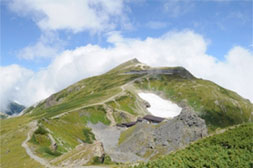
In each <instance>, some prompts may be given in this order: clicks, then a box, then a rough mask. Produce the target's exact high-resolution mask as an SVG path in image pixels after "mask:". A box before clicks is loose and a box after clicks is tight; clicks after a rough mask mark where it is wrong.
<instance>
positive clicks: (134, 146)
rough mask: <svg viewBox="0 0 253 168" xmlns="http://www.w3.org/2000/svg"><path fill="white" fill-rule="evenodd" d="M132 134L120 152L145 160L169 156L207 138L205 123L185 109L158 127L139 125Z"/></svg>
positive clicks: (142, 123) (147, 124)
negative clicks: (162, 155)
mask: <svg viewBox="0 0 253 168" xmlns="http://www.w3.org/2000/svg"><path fill="white" fill-rule="evenodd" d="M130 129H134V130H132V133H131V135H130V136H129V137H127V138H126V139H125V140H124V142H123V143H121V144H120V145H119V148H118V150H119V151H121V152H123V153H124V152H126V153H133V154H136V155H137V156H138V157H140V158H141V159H144V160H148V159H150V158H151V157H153V156H154V155H157V153H159V155H161V154H168V153H170V152H171V151H174V150H176V149H179V148H181V147H184V146H186V145H187V144H189V143H190V142H193V141H196V140H197V139H199V138H202V137H204V136H207V128H206V124H205V121H204V120H203V119H201V118H200V117H198V115H197V114H196V113H195V112H194V111H193V110H192V109H191V108H188V107H187V108H184V109H183V110H182V112H181V113H180V115H179V116H177V117H175V118H173V119H170V120H166V121H164V122H162V123H160V124H158V125H155V124H149V123H147V122H141V123H137V124H136V125H135V126H134V127H133V128H130Z"/></svg>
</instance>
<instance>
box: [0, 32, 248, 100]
mask: <svg viewBox="0 0 253 168" xmlns="http://www.w3.org/2000/svg"><path fill="white" fill-rule="evenodd" d="M108 41H109V42H111V43H112V44H113V46H111V47H107V48H103V47H100V46H97V45H87V46H83V47H79V48H76V49H75V50H68V51H65V52H63V53H62V54H60V55H58V56H57V57H55V58H54V60H53V61H52V63H51V64H50V65H49V66H48V67H46V68H45V69H43V70H41V71H39V72H36V73H32V72H30V71H28V70H23V69H22V68H20V67H19V68H16V69H15V68H12V67H10V66H8V67H3V68H2V69H4V70H6V69H8V70H10V71H12V70H13V73H10V74H8V73H1V75H2V76H1V79H5V78H7V77H8V76H11V78H12V79H15V80H14V82H12V80H6V82H5V86H8V87H2V88H3V89H2V91H1V92H0V94H1V95H0V96H1V97H3V98H4V99H5V97H4V96H5V95H12V98H15V100H17V101H19V102H20V103H23V104H25V105H31V104H32V103H34V102H36V101H39V100H41V99H43V98H46V97H47V96H49V95H50V94H52V93H54V92H56V91H59V90H61V89H63V88H65V87H67V86H68V85H70V84H72V83H74V82H76V81H78V80H81V79H84V78H86V77H89V76H93V75H98V74H101V73H103V72H106V71H108V70H109V69H111V68H113V67H115V66H117V65H118V64H120V63H122V62H124V61H127V60H129V59H132V58H138V59H139V60H140V61H142V62H144V63H147V64H149V65H151V66H184V67H185V68H187V69H188V70H189V71H191V72H192V73H193V74H194V75H195V76H197V77H201V78H204V79H209V80H212V81H214V82H216V83H218V84H220V85H221V86H223V87H225V88H228V89H231V90H234V91H236V92H238V93H239V94H241V95H242V96H244V97H245V98H248V99H250V100H251V101H253V89H252V86H253V79H252V77H251V72H253V54H252V52H251V51H249V50H247V49H244V48H242V47H239V46H236V47H233V48H232V49H231V50H230V51H229V52H228V54H227V55H226V57H225V61H219V60H217V59H216V58H215V57H214V56H211V55H208V54H207V53H206V50H207V41H206V40H205V39H204V38H203V37H202V36H201V35H199V34H196V33H194V32H192V31H181V32H169V33H167V34H165V35H163V36H161V37H159V38H146V39H145V40H140V39H129V38H124V37H122V36H121V35H120V33H119V32H113V33H111V34H109V37H108ZM16 71H17V72H16ZM21 72H22V73H21ZM23 72H24V73H23ZM19 74H21V75H19ZM27 74H28V75H27ZM16 75H18V77H16ZM23 76H24V77H23ZM17 87H18V88H19V90H20V91H19V92H16V91H15V88H17Z"/></svg>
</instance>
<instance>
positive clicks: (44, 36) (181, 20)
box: [0, 0, 253, 110]
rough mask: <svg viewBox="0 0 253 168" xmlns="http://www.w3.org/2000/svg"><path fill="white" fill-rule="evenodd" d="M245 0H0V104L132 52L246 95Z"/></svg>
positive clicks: (248, 40) (249, 60)
mask: <svg viewBox="0 0 253 168" xmlns="http://www.w3.org/2000/svg"><path fill="white" fill-rule="evenodd" d="M252 5H253V4H252V1H251V0H240V1H239V0H238V1H237V0H203V1H200V0H158V1H155V0H150V1H148V0H136V1H130V0H117V1H115V0H75V1H73V0H2V1H1V67H0V72H1V73H0V79H1V80H2V81H1V90H0V96H1V107H0V110H2V109H4V108H5V107H6V104H7V102H8V100H15V101H17V102H20V103H21V104H25V105H31V104H33V103H35V102H37V101H39V100H41V99H44V98H46V97H47V96H49V95H50V94H52V93H55V92H56V91H59V90H61V89H63V88H64V87H66V86H68V85H70V84H72V83H74V82H76V81H78V80H81V79H83V78H86V77H88V76H93V75H97V74H100V73H103V72H105V71H107V70H109V69H110V68H112V67H114V66H116V65H118V64H119V63H122V62H124V61H127V60H129V59H132V58H138V59H139V60H140V61H142V62H144V63H147V64H149V65H151V66H184V67H186V68H187V69H188V70H190V71H191V72H192V73H193V74H194V75H195V76H197V77H201V78H205V79H209V80H212V81H214V82H216V83H218V84H220V85H221V86H223V87H226V88H228V89H231V90H234V91H236V92H238V93H239V94H241V95H242V96H243V97H245V98H248V99H250V100H251V101H253V89H252V86H253V79H252V75H251V73H252V72H253V40H252V39H253V33H252V19H253V18H252Z"/></svg>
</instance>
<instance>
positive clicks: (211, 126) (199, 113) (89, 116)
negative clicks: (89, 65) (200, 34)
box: [1, 59, 253, 167]
mask: <svg viewBox="0 0 253 168" xmlns="http://www.w3.org/2000/svg"><path fill="white" fill-rule="evenodd" d="M129 72H131V73H129ZM139 92H149V93H153V94H156V95H158V96H160V97H162V98H163V99H166V100H170V101H172V102H173V103H176V104H177V105H178V106H180V107H182V108H188V107H189V108H192V109H193V111H194V113H195V114H196V117H200V118H202V120H204V121H205V124H206V127H207V129H208V132H209V133H211V132H212V131H214V130H215V129H217V128H225V127H228V126H233V125H236V124H241V123H244V122H250V121H251V118H252V113H251V112H252V111H253V105H252V104H251V103H250V102H249V101H247V100H246V99H244V98H242V97H241V96H239V95H238V94H236V93H234V92H232V91H230V90H227V89H224V88H222V87H220V86H218V85H217V84H215V83H213V82H210V81H207V80H202V79H199V78H196V77H194V76H193V75H192V74H191V73H190V72H189V71H187V70H186V69H185V68H182V67H172V68H171V67H163V68H160V69H159V68H157V67H156V68H152V67H149V66H147V65H145V64H143V63H140V62H139V61H138V60H137V59H134V60H130V61H128V62H125V63H123V64H120V65H119V66H117V67H115V68H113V69H112V70H110V71H108V72H106V73H104V74H102V75H98V76H94V77H89V78H86V79H83V80H81V81H79V82H77V83H75V84H73V85H71V86H69V87H67V88H65V89H63V90H61V91H59V92H57V93H55V94H53V95H51V96H50V97H49V98H47V99H45V100H43V101H41V102H40V103H38V104H37V105H36V106H31V107H29V108H27V109H26V110H25V111H24V114H23V115H22V116H20V117H16V118H13V119H7V120H2V124H3V127H2V128H1V133H2V135H1V139H2V140H3V141H2V143H6V142H7V141H8V140H9V141H11V139H10V138H11V136H14V135H15V136H16V137H17V138H16V140H15V141H13V140H12V141H11V142H12V143H11V144H9V145H5V146H3V145H1V148H3V150H1V151H5V152H6V151H8V150H9V149H13V148H15V147H16V146H17V145H18V144H19V146H20V147H19V148H18V150H17V151H18V152H17V153H23V155H26V154H25V153H24V152H25V151H24V150H23V148H22V147H21V144H22V143H24V142H25V144H26V145H25V146H27V147H28V148H29V149H31V151H32V154H33V155H35V156H37V157H39V158H42V159H43V160H46V162H48V163H50V165H51V166H55V167H57V166H60V167H64V166H67V165H64V164H65V163H69V164H70V165H72V164H73V165H75V163H77V162H78V164H80V165H87V164H95V162H94V159H95V160H96V159H98V160H101V159H102V160H103V157H106V158H107V159H108V160H111V159H109V158H110V155H108V153H106V152H105V151H106V150H105V151H104V149H103V147H102V148H101V143H102V145H103V142H104V143H106V142H107V141H108V139H105V140H104V139H103V141H99V139H100V138H99V137H100V136H102V134H100V133H98V134H97V133H95V130H94V129H95V128H93V127H92V126H94V125H95V126H96V125H97V124H100V125H101V124H102V125H104V126H103V129H104V128H107V130H111V129H112V132H115V131H116V130H117V129H119V128H117V127H116V124H117V123H122V122H131V121H136V120H137V118H138V117H142V116H144V115H146V114H149V111H148V109H147V106H146V102H145V101H144V100H143V99H141V98H140V97H139V96H138V93H139ZM35 121H36V122H35ZM32 122H35V123H36V124H35V125H36V129H35V130H34V131H31V132H30V130H29V129H30V127H29V126H27V125H29V123H32ZM17 124H18V125H17ZM14 126H16V127H14ZM154 127H156V126H154ZM142 128H143V127H140V128H139V129H142ZM96 129H99V130H98V131H97V132H101V129H102V128H100V127H98V128H97V127H96ZM19 130H23V131H24V133H25V134H20V133H19ZM127 130H128V131H127ZM129 130H132V131H133V129H132V128H131V129H125V128H123V129H122V130H121V131H120V132H118V136H121V134H124V132H125V131H127V132H128V133H130V135H134V134H132V133H133V132H132V131H129ZM102 132H103V131H102ZM109 132H110V131H109ZM112 132H111V133H112ZM28 134H29V135H30V137H29V138H28V136H26V135H28ZM105 138H108V137H105ZM153 138H154V137H153ZM26 139H27V141H25V140H26ZM116 141H117V139H116ZM14 142H15V143H14ZM115 144H116V146H117V142H115ZM130 145H131V144H130ZM77 149H80V150H81V149H82V150H81V152H82V157H83V158H85V159H86V160H85V159H81V158H80V157H78V156H77V155H75V154H76V153H77V152H78V151H77ZM87 149H90V150H91V151H89V152H85V150H87ZM95 149H101V150H103V151H104V152H102V151H101V150H100V152H92V151H93V150H95ZM149 152H151V153H150V154H152V153H154V152H157V150H156V149H154V150H153V149H152V150H151V151H149ZM92 153H93V154H92ZM132 154H134V153H132ZM1 155H2V156H3V158H4V160H6V161H8V163H7V162H3V167H7V166H11V167H16V166H15V165H13V164H12V162H11V161H12V159H13V157H12V154H8V153H7V154H5V153H4V154H3V153H1ZM101 157H102V158H101ZM28 162H31V158H30V159H29V157H28V156H27V155H26V157H25V158H24V160H23V161H21V163H27V164H29V163H28ZM31 164H36V163H34V162H31ZM110 164H116V163H114V162H113V160H111V161H110Z"/></svg>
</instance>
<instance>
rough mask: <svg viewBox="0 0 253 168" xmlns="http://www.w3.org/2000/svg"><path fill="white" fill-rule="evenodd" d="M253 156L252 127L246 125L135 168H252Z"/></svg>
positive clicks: (249, 124)
mask: <svg viewBox="0 0 253 168" xmlns="http://www.w3.org/2000/svg"><path fill="white" fill-rule="evenodd" d="M252 153H253V123H247V124H242V125H240V126H238V127H237V128H234V129H230V130H228V131H226V132H225V133H222V134H218V135H214V136H211V137H208V138H205V139H202V140H199V141H197V142H196V143H194V144H192V145H190V146H189V147H187V148H185V149H182V150H179V151H177V152H175V153H172V154H170V155H168V156H163V157H161V158H159V159H157V160H153V161H149V162H148V163H142V164H140V165H138V166H135V168H168V167H185V168H188V167H189V168H195V167H196V168H197V167H206V168H211V167H224V168H225V167H227V168H230V167H237V168H250V167H252V166H253V157H252V156H253V155H252Z"/></svg>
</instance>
